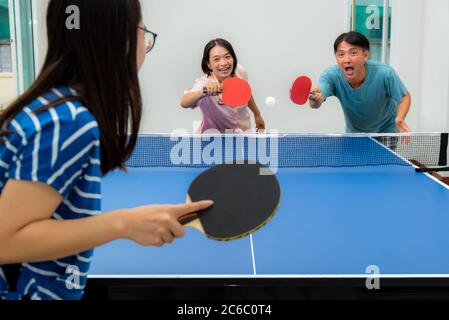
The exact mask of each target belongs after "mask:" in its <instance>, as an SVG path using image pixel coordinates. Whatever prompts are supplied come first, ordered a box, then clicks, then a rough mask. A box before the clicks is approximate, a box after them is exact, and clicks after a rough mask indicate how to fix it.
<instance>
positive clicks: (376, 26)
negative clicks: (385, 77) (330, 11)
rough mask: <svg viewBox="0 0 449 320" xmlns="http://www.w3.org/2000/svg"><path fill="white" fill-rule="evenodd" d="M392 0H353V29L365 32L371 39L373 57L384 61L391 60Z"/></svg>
mask: <svg viewBox="0 0 449 320" xmlns="http://www.w3.org/2000/svg"><path fill="white" fill-rule="evenodd" d="M392 1H393V0H351V30H354V31H358V32H360V33H362V34H364V35H365V36H366V37H367V38H368V39H369V41H370V46H371V50H370V52H371V59H373V60H377V61H381V62H384V63H389V60H390V38H391V28H390V26H391V3H392ZM385 16H387V17H388V18H387V19H386V20H384V17H385Z"/></svg>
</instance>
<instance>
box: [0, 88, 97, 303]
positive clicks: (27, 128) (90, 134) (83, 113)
mask: <svg viewBox="0 0 449 320" xmlns="http://www.w3.org/2000/svg"><path fill="white" fill-rule="evenodd" d="M73 94H75V95H76V94H77V93H76V92H75V91H74V90H73V89H71V88H68V87H57V88H54V89H53V90H51V91H49V92H47V93H45V94H43V95H42V96H41V97H39V98H38V99H36V100H35V101H33V102H32V103H31V104H29V105H28V106H27V107H25V108H24V109H23V110H22V111H21V112H20V113H18V114H17V116H16V117H15V118H14V120H13V121H12V122H11V123H10V124H9V126H8V130H10V131H12V132H13V133H12V134H9V135H8V136H7V137H6V139H5V143H4V144H1V145H0V192H1V191H2V190H3V188H4V186H5V185H6V183H7V182H8V180H9V179H14V180H24V181H35V182H41V183H46V184H47V185H49V186H51V187H52V188H54V189H55V190H56V191H57V192H58V193H59V194H60V195H61V196H62V198H63V201H62V203H61V204H60V206H59V207H58V208H57V209H56V211H55V212H54V214H53V216H52V219H55V220H68V219H80V218H85V217H90V216H93V215H97V214H98V213H99V212H100V209H101V195H100V183H101V167H100V134H99V129H98V124H97V122H96V121H95V118H94V117H93V116H92V114H91V113H90V112H89V111H88V110H87V109H86V108H85V107H84V106H83V105H82V104H81V103H80V102H77V101H75V102H63V103H61V104H59V105H57V106H55V107H52V108H50V109H48V110H46V111H43V112H39V113H34V112H33V111H34V110H36V109H38V108H40V107H42V106H44V105H47V104H48V103H50V102H51V101H54V100H56V99H58V98H61V97H65V96H69V95H73ZM45 236H46V235H42V237H45ZM92 253H93V250H89V251H86V252H80V253H78V254H76V255H73V256H70V257H65V258H61V259H57V260H53V261H46V262H41V263H23V264H22V269H21V274H20V277H19V280H18V283H17V291H16V292H9V286H8V283H7V282H6V279H5V276H4V272H3V271H2V269H1V267H0V294H1V296H2V297H3V298H6V299H15V298H18V299H20V297H21V296H23V295H28V296H29V297H31V299H36V300H59V299H80V298H81V297H82V295H83V292H84V287H85V285H86V281H87V272H88V270H89V265H90V262H91V257H92Z"/></svg>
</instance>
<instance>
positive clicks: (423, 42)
mask: <svg viewBox="0 0 449 320" xmlns="http://www.w3.org/2000/svg"><path fill="white" fill-rule="evenodd" d="M392 24H393V25H392V40H391V41H392V48H391V65H392V66H393V67H394V68H395V69H396V70H397V71H398V73H399V74H400V75H401V77H402V79H403V80H404V82H405V83H406V85H407V87H408V88H409V90H410V92H411V94H412V108H411V111H410V116H409V119H408V122H409V124H410V125H411V126H412V129H413V130H414V131H421V132H424V131H425V132H430V131H437V132H438V131H447V130H448V128H449V112H448V110H449V95H448V94H449V90H448V89H449V1H448V0H393V19H392Z"/></svg>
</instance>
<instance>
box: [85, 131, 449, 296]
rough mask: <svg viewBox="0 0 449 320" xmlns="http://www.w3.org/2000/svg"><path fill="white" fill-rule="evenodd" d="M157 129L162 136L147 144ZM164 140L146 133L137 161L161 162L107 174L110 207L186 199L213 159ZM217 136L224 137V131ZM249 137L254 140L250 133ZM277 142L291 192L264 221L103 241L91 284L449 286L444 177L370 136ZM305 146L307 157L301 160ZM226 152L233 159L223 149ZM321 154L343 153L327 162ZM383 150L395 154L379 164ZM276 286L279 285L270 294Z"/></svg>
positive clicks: (368, 290)
mask: <svg viewBox="0 0 449 320" xmlns="http://www.w3.org/2000/svg"><path fill="white" fill-rule="evenodd" d="M146 139H147V140H148V139H149V140H151V141H150V143H149V144H148V145H145V143H146V142H145V141H146ZM161 139H162V138H161V137H155V136H152V137H142V138H141V139H140V140H139V145H138V148H137V151H136V153H135V155H134V156H133V158H132V159H131V162H133V161H134V162H136V161H137V162H145V161H146V160H142V159H144V158H145V157H154V155H155V154H156V155H157V157H158V158H161V157H162V158H164V157H165V159H164V160H163V161H162V162H160V163H159V162H158V163H150V165H149V166H147V165H146V164H145V163H143V166H141V167H139V165H137V166H136V165H135V163H134V164H133V163H131V165H130V167H129V172H127V173H123V172H114V173H113V174H111V175H109V176H107V177H105V178H104V181H103V184H102V192H103V200H102V201H103V211H109V210H114V209H118V208H129V207H133V206H140V205H146V204H165V203H184V202H185V199H186V190H187V189H188V187H189V184H190V183H191V182H192V181H193V179H194V178H195V177H196V176H197V175H198V174H199V173H200V172H202V171H203V170H205V169H206V167H207V166H208V165H207V164H204V163H203V164H199V165H198V164H197V165H190V166H189V165H183V164H175V165H173V164H171V165H170V163H169V162H170V161H167V157H172V158H173V148H174V146H175V143H177V142H176V141H175V142H173V141H171V140H170V139H169V138H165V140H164V139H162V140H164V141H162V142H161V141H160V140H161ZM191 139H193V138H191ZM216 139H222V142H223V145H224V139H225V138H216ZM233 139H234V140H235V141H236V140H237V139H240V138H238V137H234V138H233ZM242 139H246V141H244V142H243V143H242V146H243V148H248V146H249V143H250V141H249V140H250V139H251V137H246V138H242ZM254 139H256V138H254ZM172 140H173V139H172ZM310 140H312V141H310ZM208 141H209V140H207V139H206V141H202V142H201V143H200V148H199V150H204V149H205V148H207V145H208V143H209V142H208ZM147 142H148V141H147ZM276 143H277V145H276V146H275V147H273V145H272V144H269V145H270V146H271V148H272V149H273V150H271V151H273V152H274V151H275V152H278V153H279V158H278V159H277V160H276V162H277V165H278V166H279V168H278V169H277V171H276V175H277V177H278V179H279V182H280V185H281V190H282V191H281V192H282V197H281V202H280V205H279V208H278V210H277V212H276V214H275V216H274V217H273V218H272V220H271V221H270V222H269V223H268V224H267V225H266V226H265V227H263V228H262V229H260V230H258V231H256V232H255V233H254V234H252V235H251V236H248V237H245V238H242V239H239V240H235V241H229V242H218V241H214V240H210V239H208V238H207V237H205V236H204V235H202V234H200V233H199V232H197V231H196V230H194V229H187V232H186V236H185V237H184V238H182V239H178V240H176V241H175V242H174V243H173V244H171V245H166V246H164V247H162V248H156V247H141V246H139V245H137V244H135V243H133V242H131V241H127V240H118V241H114V242H112V243H109V244H107V245H104V246H101V247H99V248H97V249H96V251H95V255H94V258H93V262H92V267H91V272H90V277H89V282H88V286H87V293H89V289H91V288H95V287H96V286H100V285H101V286H105V287H108V288H109V289H111V288H115V289H116V291H115V292H116V293H117V294H118V295H119V297H120V298H126V297H128V295H130V296H132V297H134V298H135V297H147V298H155V297H156V296H152V294H151V292H153V293H154V292H156V293H157V292H159V291H157V290H156V289H155V288H156V287H159V288H161V287H165V288H167V287H170V288H171V291H170V292H172V293H173V292H175V290H176V289H179V290H181V289H180V288H182V287H185V288H189V290H187V291H186V293H185V297H187V298H189V297H190V298H192V297H194V296H193V293H192V292H194V291H191V289H192V288H196V289H197V291H196V292H202V293H204V292H205V296H203V297H206V298H209V299H210V298H213V296H211V294H213V293H211V291H210V290H211V288H216V289H217V288H218V289H219V290H225V289H226V288H228V289H230V290H234V291H232V292H233V295H232V297H233V298H236V297H237V298H238V297H241V296H242V294H243V293H242V292H243V291H244V290H243V289H244V288H246V289H248V288H252V291H251V290H250V291H248V292H249V293H248V295H249V297H256V298H264V297H265V298H266V297H268V298H273V297H276V296H274V295H275V293H273V292H277V294H278V297H280V298H286V297H292V298H297V297H304V296H307V292H306V293H305V291H303V290H301V288H302V289H304V288H309V289H310V290H313V288H315V289H316V288H322V289H323V292H321V293H322V294H324V295H323V296H326V292H327V293H329V292H330V291H329V290H331V291H332V292H333V293H332V294H333V295H335V296H336V297H340V298H341V297H344V295H345V294H346V293H347V291H342V292H338V290H337V291H336V289H345V288H346V289H348V288H356V291H357V293H358V294H360V293H362V294H366V295H371V296H374V295H376V294H379V295H380V294H381V293H382V292H383V293H385V292H386V294H387V295H389V294H391V293H392V292H393V293H395V292H398V290H399V289H398V288H402V289H404V288H407V287H408V288H409V289H410V288H412V289H411V290H415V291H416V290H418V291H419V289H420V288H421V289H423V290H424V291H425V289H428V288H430V287H433V289H432V290H433V291H432V292H433V293H435V292H436V291H435V290H437V291H438V290H443V291H444V290H445V289H447V288H449V281H448V279H449V190H448V187H447V186H446V185H445V184H443V183H441V182H440V181H438V180H437V179H435V178H434V177H432V176H431V175H429V174H427V173H417V172H415V169H414V167H413V166H411V165H410V164H409V163H408V162H407V161H406V160H405V159H403V157H401V156H399V155H398V154H397V153H396V152H394V151H392V150H390V149H388V148H386V147H385V146H384V145H382V144H381V143H379V142H378V141H377V140H376V139H374V138H371V137H355V138H354V137H333V138H332V137H327V138H325V139H323V140H319V141H318V140H315V139H314V138H313V137H311V138H310V137H293V138H292V139H287V138H285V139H283V138H280V139H279V140H278V141H277V142H276ZM266 145H267V144H266ZM145 147H146V148H147V149H145ZM264 147H265V146H264ZM190 148H191V150H192V148H193V149H194V147H192V146H190ZM226 148H228V149H227V150H234V151H235V150H237V149H239V147H238V146H235V145H233V146H231V147H229V146H227V147H226ZM259 148H261V147H260V146H259ZM178 151H179V150H178ZM170 152H171V154H170ZM243 152H244V151H243ZM295 155H296V156H298V157H301V160H300V161H301V162H302V163H301V165H297V164H296V163H295V161H296V162H297V161H298V159H293V160H292V158H295ZM219 156H220V157H223V159H224V160H226V159H225V155H224V152H221V153H220V154H219ZM193 157H194V156H192V155H190V160H192V159H193ZM233 157H234V158H235V154H234V155H233ZM317 157H326V158H336V160H335V159H334V160H332V159H331V160H328V159H325V160H323V161H322V163H320V164H316V163H315V162H316V159H317ZM375 157H377V158H379V157H381V158H383V159H386V160H382V164H380V165H379V164H375V163H373V162H372V161H373V160H372V158H375ZM246 158H248V154H247V155H246ZM249 158H251V155H249ZM133 159H134V160H133ZM136 159H137V160H136ZM148 161H150V162H151V161H154V159H153V160H148ZM158 161H160V159H159V160H158ZM332 161H338V162H339V163H340V164H341V163H343V164H344V165H343V166H341V165H340V166H334V164H333V163H332ZM354 161H357V162H358V163H359V165H354V164H353V163H352V162H354ZM175 162H176V161H175ZM171 163H173V159H171ZM190 164H192V163H190ZM217 183H219V182H217ZM370 279H371V280H372V281H371V280H370ZM374 279H377V280H378V282H375V280H374ZM367 283H372V284H374V286H375V285H376V283H377V286H378V287H375V288H373V287H366V284H367ZM379 286H380V289H379ZM267 287H271V288H274V289H273V290H274V291H271V292H269V293H267V294H266V295H264V294H263V293H262V292H263V288H267ZM119 288H121V289H119ZM124 288H125V289H124ZM126 288H128V290H126ZM376 288H377V290H376ZM435 288H436V289H435ZM438 288H439V289H438ZM282 289H285V290H286V291H285V292H284V294H283V293H282V292H283V291H282ZM434 289H435V290H434ZM92 290H93V289H92ZM204 290H205V291H204ZM443 291H441V292H443ZM92 292H94V291H92ZM103 292H104V291H103ZM111 292H114V290H112V291H109V293H111ZM120 292H121V293H122V296H120ZM137 292H138V293H137ZM345 292H346V293H345ZM441 292H440V293H441ZM444 292H447V291H444ZM136 293H137V294H136ZM309 293H310V292H309ZM133 294H134V295H133ZM198 294H199V296H201V293H198ZM327 297H329V296H327ZM156 298H157V297H156Z"/></svg>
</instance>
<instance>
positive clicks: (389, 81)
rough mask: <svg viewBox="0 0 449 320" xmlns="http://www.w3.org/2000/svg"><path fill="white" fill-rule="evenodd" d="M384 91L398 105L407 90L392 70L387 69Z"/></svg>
mask: <svg viewBox="0 0 449 320" xmlns="http://www.w3.org/2000/svg"><path fill="white" fill-rule="evenodd" d="M385 90H386V92H387V95H388V96H390V97H391V98H392V99H393V101H394V102H395V103H396V104H400V103H401V102H402V99H403V98H404V96H405V95H406V94H407V92H408V90H407V88H406V87H405V85H404V83H403V82H402V80H401V78H399V76H398V74H397V73H396V71H395V70H393V69H388V71H387V72H386V76H385Z"/></svg>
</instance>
